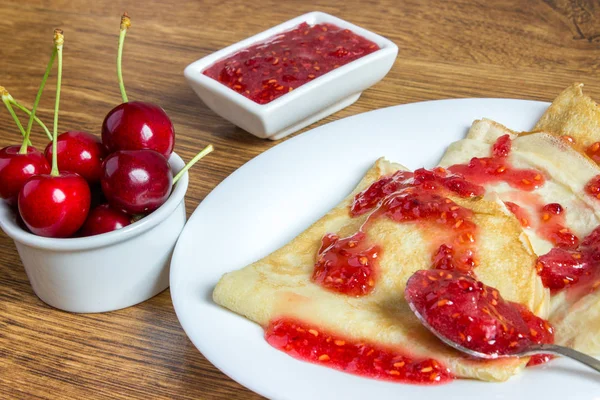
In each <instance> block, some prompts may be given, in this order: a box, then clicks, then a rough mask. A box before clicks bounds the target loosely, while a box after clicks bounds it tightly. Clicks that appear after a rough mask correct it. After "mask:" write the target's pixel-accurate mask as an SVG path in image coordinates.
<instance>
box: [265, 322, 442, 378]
mask: <svg viewBox="0 0 600 400" xmlns="http://www.w3.org/2000/svg"><path fill="white" fill-rule="evenodd" d="M265 338H266V339H267V342H268V343H269V344H270V345H271V346H273V347H275V348H276V349H278V350H281V351H284V352H286V353H287V354H289V355H290V356H292V357H295V358H297V359H300V360H303V361H308V362H312V363H315V364H320V365H325V366H328V367H330V368H334V369H337V370H340V371H344V372H348V373H351V374H355V375H361V376H365V377H369V378H376V379H383V380H388V381H394V382H406V383H421V384H437V383H445V382H449V381H451V380H452V379H453V377H452V375H451V374H450V372H449V370H448V369H447V368H446V367H444V366H443V365H441V364H440V363H439V362H437V361H435V360H432V359H414V358H412V357H409V356H407V355H405V354H403V353H400V352H398V351H396V350H394V349H390V348H383V347H381V346H376V345H372V344H369V343H366V342H363V341H357V340H348V339H345V338H341V337H338V336H335V335H332V334H329V333H327V332H323V331H322V330H319V329H317V328H316V327H311V326H307V325H306V324H303V323H300V322H297V321H294V320H291V319H278V320H275V321H272V322H271V323H270V324H269V326H268V328H267V330H266V332H265Z"/></svg>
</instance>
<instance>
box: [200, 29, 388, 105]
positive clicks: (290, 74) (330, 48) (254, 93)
mask: <svg viewBox="0 0 600 400" xmlns="http://www.w3.org/2000/svg"><path fill="white" fill-rule="evenodd" d="M377 50H379V46H378V45H377V44H375V43H374V42H372V41H370V40H367V39H365V38H364V37H362V36H359V35H357V34H355V33H353V32H352V31H350V30H348V29H342V28H339V27H337V26H335V25H333V24H326V23H325V24H316V25H314V26H309V25H308V24H307V23H305V22H303V23H302V24H300V25H298V26H297V27H296V28H294V29H292V30H290V31H287V32H283V33H281V34H279V35H277V36H274V37H271V38H269V39H267V40H266V41H264V42H262V43H259V44H255V45H253V46H250V47H248V48H246V49H243V50H240V51H239V52H237V53H235V54H233V55H232V56H230V57H228V58H226V59H224V60H220V61H217V62H216V63H215V64H213V65H212V66H210V67H208V68H207V69H206V70H204V71H203V72H202V73H203V74H204V75H206V76H208V77H210V78H212V79H214V80H216V81H218V82H220V83H222V84H223V85H225V86H227V87H229V88H230V89H232V90H235V91H236V92H238V93H240V94H241V95H243V96H245V97H247V98H249V99H250V100H252V101H254V102H256V103H258V104H267V103H270V102H271V101H273V100H275V99H277V98H279V97H281V96H283V95H284V94H286V93H288V92H291V91H292V90H294V89H296V88H298V87H300V86H302V85H304V84H305V83H307V82H310V81H312V80H313V79H316V78H318V77H319V76H321V75H324V74H326V73H328V72H330V71H333V70H334V69H336V68H339V67H341V66H342V65H345V64H348V63H350V62H352V61H354V60H356V59H359V58H361V57H364V56H366V55H368V54H371V53H373V52H374V51H377Z"/></svg>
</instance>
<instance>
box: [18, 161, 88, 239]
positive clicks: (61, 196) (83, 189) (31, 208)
mask: <svg viewBox="0 0 600 400" xmlns="http://www.w3.org/2000/svg"><path fill="white" fill-rule="evenodd" d="M89 210H90V187H89V186H88V183H87V181H86V180H85V179H83V178H82V177H81V176H79V175H77V174H74V173H72V172H62V173H60V174H58V175H56V176H53V175H48V174H44V175H36V176H34V177H32V178H30V179H29V180H28V181H27V183H25V185H24V186H23V188H22V189H21V192H20V193H19V213H20V214H21V218H23V222H25V225H27V227H28V228H29V230H30V231H31V232H32V233H34V234H36V235H39V236H46V237H55V238H64V237H69V236H71V235H73V234H74V233H75V232H77V231H78V230H79V228H81V226H82V225H83V223H84V222H85V219H86V217H87V215H88V212H89Z"/></svg>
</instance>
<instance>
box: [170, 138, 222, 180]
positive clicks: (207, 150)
mask: <svg viewBox="0 0 600 400" xmlns="http://www.w3.org/2000/svg"><path fill="white" fill-rule="evenodd" d="M214 149H215V148H214V147H213V145H212V144H209V145H208V146H206V147H205V148H204V149H203V150H202V151H201V152H200V153H198V154H196V157H194V158H192V160H191V161H190V162H189V163H187V164H186V166H185V167H183V168H182V169H181V171H179V172H178V173H177V175H175V178H173V185H175V184H176V183H177V181H178V180H179V179H180V178H181V177H182V176H183V174H185V173H186V172H187V171H188V169H190V168H192V167H193V166H194V164H196V163H197V162H198V161H200V160H201V159H202V158H204V156H206V155H207V154H209V153H211V152H212V151H213V150H214Z"/></svg>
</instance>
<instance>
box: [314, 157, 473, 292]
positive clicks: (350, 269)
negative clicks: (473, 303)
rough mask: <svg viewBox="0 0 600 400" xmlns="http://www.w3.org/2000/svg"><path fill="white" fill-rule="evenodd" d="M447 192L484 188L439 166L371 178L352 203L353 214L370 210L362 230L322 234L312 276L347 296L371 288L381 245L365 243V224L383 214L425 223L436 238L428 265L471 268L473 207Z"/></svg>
mask: <svg viewBox="0 0 600 400" xmlns="http://www.w3.org/2000/svg"><path fill="white" fill-rule="evenodd" d="M446 193H454V194H456V195H459V196H461V197H472V196H476V195H481V194H482V193H483V189H482V188H481V187H480V186H477V185H473V184H471V183H469V182H466V181H465V180H464V179H462V178H461V177H458V176H455V175H451V174H448V173H447V171H446V170H444V169H442V168H436V169H435V170H433V171H429V170H426V169H418V170H416V171H415V172H414V173H412V172H406V171H399V172H397V173H395V174H394V175H392V176H390V177H384V178H381V179H380V180H378V181H377V182H374V183H373V184H372V185H371V186H369V188H367V189H366V190H364V191H363V192H361V193H359V194H357V195H356V196H355V198H354V201H353V203H352V205H351V208H350V214H351V215H352V216H356V215H361V214H364V213H366V212H367V211H369V210H372V212H371V214H370V215H369V216H368V217H367V220H366V221H365V222H364V224H363V226H362V227H361V228H360V230H359V231H358V232H357V233H356V234H354V235H353V236H350V237H347V238H342V239H340V238H339V237H338V236H337V235H333V234H327V235H325V236H324V237H323V239H322V245H321V248H320V250H319V252H318V254H317V261H316V264H315V269H314V271H313V275H312V280H313V282H315V283H317V284H319V285H321V286H323V287H325V288H327V289H329V290H332V291H335V292H338V293H343V294H346V295H349V296H364V295H367V294H369V293H370V292H371V291H372V290H373V289H374V286H375V283H376V269H377V261H378V260H377V257H378V256H379V253H380V251H381V250H380V248H379V247H378V246H377V245H374V244H369V241H368V238H367V235H366V233H365V229H366V228H367V227H368V226H369V224H371V223H372V222H373V221H374V220H376V219H377V218H382V217H385V218H389V219H391V220H392V221H395V222H399V223H407V222H412V223H427V224H428V225H427V231H428V232H429V233H430V234H431V236H432V237H433V239H432V242H433V243H434V247H433V248H432V252H433V255H432V260H431V262H432V266H433V267H434V268H439V269H445V270H460V271H463V272H466V273H471V272H472V270H473V268H475V267H476V266H477V260H476V257H475V241H476V239H475V237H476V226H475V223H474V222H473V221H472V216H473V213H472V211H471V210H469V209H467V208H464V207H461V206H459V205H458V204H456V203H455V202H454V201H452V200H450V199H449V198H447V197H446V196H445V194H446Z"/></svg>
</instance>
